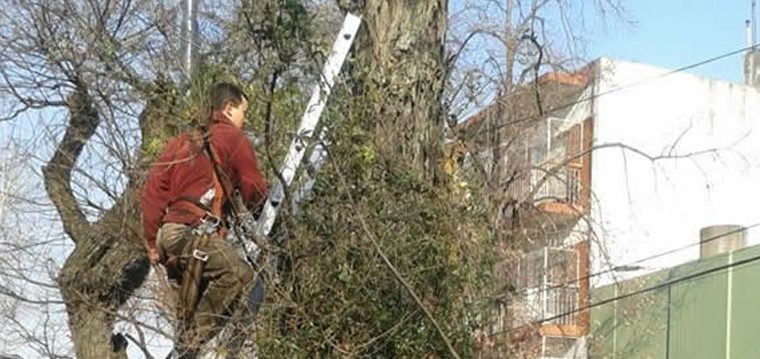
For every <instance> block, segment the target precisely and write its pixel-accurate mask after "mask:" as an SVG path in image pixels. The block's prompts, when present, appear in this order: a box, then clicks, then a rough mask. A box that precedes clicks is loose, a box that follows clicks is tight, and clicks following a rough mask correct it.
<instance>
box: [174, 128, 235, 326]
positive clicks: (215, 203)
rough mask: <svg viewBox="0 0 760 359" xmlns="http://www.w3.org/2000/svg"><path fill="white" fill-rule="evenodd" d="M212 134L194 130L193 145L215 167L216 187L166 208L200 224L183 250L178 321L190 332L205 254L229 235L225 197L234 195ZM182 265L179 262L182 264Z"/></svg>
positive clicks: (175, 199)
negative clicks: (210, 244)
mask: <svg viewBox="0 0 760 359" xmlns="http://www.w3.org/2000/svg"><path fill="white" fill-rule="evenodd" d="M210 135H211V133H210V132H209V131H207V130H206V129H205V128H200V129H197V130H194V131H192V133H191V134H190V136H191V138H190V142H191V143H194V144H198V143H201V146H202V151H203V153H204V155H205V156H206V158H208V159H209V161H210V162H211V164H212V167H213V169H214V171H213V176H212V177H213V187H212V188H211V189H209V190H208V191H207V192H206V193H205V194H204V195H203V196H201V198H195V197H191V196H179V197H177V198H174V199H173V200H171V201H170V202H169V203H168V204H167V206H166V213H168V212H169V211H181V212H187V213H192V214H193V215H195V216H197V218H198V221H197V223H196V224H195V225H193V226H192V227H193V229H192V230H191V232H190V233H189V234H190V238H188V239H189V241H188V242H187V243H185V246H184V248H183V250H182V254H181V257H182V258H184V259H186V260H185V263H184V270H181V276H182V277H181V278H182V279H181V282H180V287H179V307H178V308H177V310H178V313H177V314H178V319H179V320H180V322H181V323H183V324H184V326H185V327H186V329H187V328H188V327H189V326H190V324H191V322H192V318H193V315H194V313H195V310H196V308H197V306H198V303H199V302H200V295H201V286H202V283H201V281H202V274H203V270H204V268H205V266H206V263H207V262H208V259H209V254H208V253H206V252H204V251H202V250H201V248H205V247H206V244H207V243H208V241H210V240H211V237H212V236H213V235H214V234H219V235H221V236H224V235H225V226H224V221H223V219H222V218H223V213H222V208H223V205H224V201H225V196H227V195H228V194H230V193H232V187H233V186H232V182H231V181H230V180H229V177H227V175H226V174H225V173H224V171H223V170H222V169H221V168H220V166H219V163H218V162H217V158H218V157H217V156H216V155H215V153H214V150H213V148H212V147H211V143H210V141H209V138H208V137H209V136H210ZM178 264H179V263H178Z"/></svg>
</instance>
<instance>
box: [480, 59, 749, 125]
mask: <svg viewBox="0 0 760 359" xmlns="http://www.w3.org/2000/svg"><path fill="white" fill-rule="evenodd" d="M758 46H760V44H758V45H751V46H746V47H743V48H740V49H736V50H733V51H729V52H726V53H723V54H720V55H717V56H714V57H711V58H708V59H705V60H702V61H699V62H695V63H692V64H689V65H685V66H682V67H679V68H677V69H675V70H670V71H667V72H664V73H662V74H660V75H657V76H652V77H649V78H646V79H643V80H639V81H635V82H632V83H630V84H627V85H625V86H620V87H616V88H613V89H610V90H607V91H603V92H600V93H595V94H592V95H591V96H588V97H585V98H581V99H578V100H576V101H572V102H568V103H565V104H562V105H559V106H556V107H552V108H550V109H548V110H544V111H542V112H543V113H551V112H554V111H559V110H564V109H566V108H570V107H573V106H575V105H578V104H581V103H584V102H587V101H591V100H593V99H596V98H599V97H601V96H605V95H609V94H612V93H615V92H618V91H621V90H624V89H628V88H631V87H635V86H639V85H641V84H644V83H647V82H651V81H655V80H658V79H661V78H664V77H667V76H671V75H673V74H676V73H679V72H684V71H687V70H691V69H693V68H696V67H699V66H702V65H706V64H709V63H711V62H715V61H718V60H722V59H725V58H727V57H731V56H734V55H737V54H740V53H742V52H745V51H749V50H753V49H755V48H757V47H758ZM497 101H498V99H497ZM486 109H487V108H486ZM543 117H544V116H541V115H530V116H525V117H523V118H519V119H517V120H514V121H511V122H507V123H503V124H500V125H496V126H494V127H490V128H487V129H485V130H482V131H478V132H475V133H474V134H473V136H478V135H481V134H483V133H486V132H489V131H495V130H498V129H501V128H504V127H507V126H512V125H516V124H519V123H522V122H526V121H530V120H539V119H541V118H543Z"/></svg>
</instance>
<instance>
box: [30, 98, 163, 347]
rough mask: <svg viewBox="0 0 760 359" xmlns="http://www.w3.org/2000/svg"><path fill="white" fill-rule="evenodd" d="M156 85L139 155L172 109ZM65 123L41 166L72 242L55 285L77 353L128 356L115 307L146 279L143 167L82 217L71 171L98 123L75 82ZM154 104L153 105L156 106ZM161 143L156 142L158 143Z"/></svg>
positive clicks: (143, 122)
mask: <svg viewBox="0 0 760 359" xmlns="http://www.w3.org/2000/svg"><path fill="white" fill-rule="evenodd" d="M162 90H165V88H164V87H161V86H159V87H157V90H156V91H155V93H156V96H154V97H153V99H154V100H153V101H151V102H149V103H148V104H147V106H146V109H145V111H144V112H143V116H142V118H141V121H140V126H141V128H142V130H143V131H142V132H143V136H144V137H143V138H144V141H143V148H142V153H144V154H145V153H149V152H150V151H149V150H148V147H150V146H152V143H153V142H155V141H151V140H149V139H154V138H157V137H165V136H166V135H167V134H166V133H164V132H166V131H171V127H170V126H167V125H166V122H167V121H166V118H170V117H168V116H167V115H166V113H162V112H161V109H167V108H168V109H171V108H172V105H171V101H170V100H169V99H170V97H168V95H167V94H168V93H169V92H167V91H162ZM67 107H68V109H69V116H70V118H69V124H68V127H67V131H66V133H65V135H64V137H63V139H62V140H61V142H60V143H59V144H58V147H57V149H56V152H55V155H54V156H53V158H51V159H50V161H49V162H48V164H47V166H45V168H44V169H43V174H44V180H45V189H46V190H47V193H48V195H49V196H50V198H51V200H52V201H53V204H54V205H55V206H56V209H57V210H58V213H59V214H60V216H61V220H62V223H63V228H64V231H65V232H66V234H68V235H69V237H70V238H71V240H72V241H73V242H74V243H75V247H74V250H73V252H72V253H71V254H70V255H69V257H68V258H67V259H66V261H65V263H64V265H63V267H62V268H61V271H60V273H59V275H58V278H57V282H58V287H59V289H60V291H61V295H62V297H63V299H64V301H65V302H66V309H67V313H68V317H69V328H70V329H71V333H72V337H73V341H74V348H75V351H76V357H77V358H80V359H89V358H93V359H102V358H114V359H115V358H126V352H125V348H126V345H125V342H124V340H123V337H118V336H114V334H113V333H112V332H113V328H114V323H115V320H116V318H117V316H116V314H117V311H118V310H119V308H120V307H121V306H122V305H123V304H124V303H125V302H126V301H127V299H129V297H130V296H131V295H132V293H133V292H134V291H135V289H137V288H138V287H139V286H140V285H141V284H142V283H143V281H144V280H145V278H146V277H147V275H148V273H149V270H150V267H149V264H148V261H147V258H146V252H145V249H144V246H143V244H142V240H141V227H140V215H139V206H138V200H139V188H140V185H141V182H142V181H141V171H134V173H129V174H127V176H128V178H129V179H130V180H129V183H128V185H127V189H126V190H125V192H124V194H123V195H122V196H121V197H120V198H119V199H117V200H116V202H115V203H114V205H113V207H111V208H110V209H108V210H107V211H105V213H103V215H102V217H101V218H100V219H99V220H98V221H96V222H94V223H90V222H88V221H87V220H86V217H85V215H84V214H83V212H82V210H81V208H80V207H79V205H78V203H77V200H76V198H75V196H74V194H73V192H72V188H71V184H70V181H71V172H72V170H73V168H74V167H75V165H76V161H77V158H78V157H79V155H80V154H81V152H82V150H83V148H84V146H85V144H86V143H87V142H88V141H89V139H90V137H92V135H93V134H94V133H95V130H96V129H97V127H98V125H99V123H100V121H99V114H98V111H97V109H96V108H95V105H94V101H93V100H92V98H91V97H90V95H89V93H88V89H87V87H86V86H85V85H84V84H82V83H79V85H78V87H77V89H76V90H75V91H74V93H73V94H72V95H70V96H69V98H68V101H67ZM157 109H158V110H157ZM159 142H160V141H159Z"/></svg>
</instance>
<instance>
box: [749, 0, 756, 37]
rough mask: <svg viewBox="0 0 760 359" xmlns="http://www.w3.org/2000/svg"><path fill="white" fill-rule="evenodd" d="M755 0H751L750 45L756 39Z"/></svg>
mask: <svg viewBox="0 0 760 359" xmlns="http://www.w3.org/2000/svg"><path fill="white" fill-rule="evenodd" d="M756 9H757V1H756V0H752V40H751V42H750V46H755V43H756V41H757V17H756V14H757V11H756Z"/></svg>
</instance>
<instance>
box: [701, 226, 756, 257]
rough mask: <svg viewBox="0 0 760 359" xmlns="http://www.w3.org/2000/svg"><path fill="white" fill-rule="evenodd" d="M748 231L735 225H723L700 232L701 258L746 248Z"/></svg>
mask: <svg viewBox="0 0 760 359" xmlns="http://www.w3.org/2000/svg"><path fill="white" fill-rule="evenodd" d="M746 232H747V231H746V229H745V228H744V227H742V226H739V225H735V224H721V225H716V226H709V227H704V228H702V229H700V230H699V243H700V245H699V256H700V258H705V257H710V256H714V255H716V254H721V253H726V252H730V251H734V250H737V249H739V248H742V247H744V243H745V237H746Z"/></svg>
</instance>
